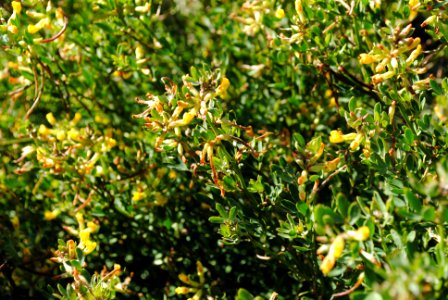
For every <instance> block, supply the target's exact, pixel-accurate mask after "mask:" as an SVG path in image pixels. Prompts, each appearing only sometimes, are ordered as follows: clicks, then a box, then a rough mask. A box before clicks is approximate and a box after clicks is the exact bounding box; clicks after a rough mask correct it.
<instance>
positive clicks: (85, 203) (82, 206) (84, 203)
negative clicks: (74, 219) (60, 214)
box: [74, 191, 93, 213]
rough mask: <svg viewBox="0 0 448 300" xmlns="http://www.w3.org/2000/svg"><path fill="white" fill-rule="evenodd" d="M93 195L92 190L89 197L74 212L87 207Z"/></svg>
mask: <svg viewBox="0 0 448 300" xmlns="http://www.w3.org/2000/svg"><path fill="white" fill-rule="evenodd" d="M92 195H93V191H90V193H89V196H87V199H86V200H85V201H84V202H83V203H82V204H81V205H80V206H79V207H78V208H76V209H75V211H74V212H75V213H77V212H78V211H80V210H81V209H83V208H84V207H86V206H87V204H89V203H90V201H92ZM78 197H79V196H78Z"/></svg>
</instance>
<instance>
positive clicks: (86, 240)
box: [75, 213, 98, 255]
mask: <svg viewBox="0 0 448 300" xmlns="http://www.w3.org/2000/svg"><path fill="white" fill-rule="evenodd" d="M75 217H76V220H77V221H78V224H79V228H80V231H79V239H80V242H79V245H78V248H80V249H81V250H82V251H83V252H84V254H85V255H87V254H90V253H92V251H93V250H95V248H96V246H97V243H96V242H94V241H92V240H90V234H91V233H94V232H96V231H97V230H98V225H96V224H95V223H94V222H87V227H85V224H84V223H85V221H84V216H83V214H82V213H76V215H75Z"/></svg>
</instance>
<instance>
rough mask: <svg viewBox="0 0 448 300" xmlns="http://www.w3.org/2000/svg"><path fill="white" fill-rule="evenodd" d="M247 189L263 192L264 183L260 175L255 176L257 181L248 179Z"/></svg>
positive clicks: (253, 191) (252, 191)
mask: <svg viewBox="0 0 448 300" xmlns="http://www.w3.org/2000/svg"><path fill="white" fill-rule="evenodd" d="M248 191H249V192H251V193H263V191H264V185H263V183H262V182H261V176H257V181H255V180H253V179H250V181H249V186H248Z"/></svg>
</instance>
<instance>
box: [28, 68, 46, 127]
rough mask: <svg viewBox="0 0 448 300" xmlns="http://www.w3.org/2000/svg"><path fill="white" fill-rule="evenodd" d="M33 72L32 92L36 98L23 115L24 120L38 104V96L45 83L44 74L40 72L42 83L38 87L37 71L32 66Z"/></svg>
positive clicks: (40, 94) (39, 96)
mask: <svg viewBox="0 0 448 300" xmlns="http://www.w3.org/2000/svg"><path fill="white" fill-rule="evenodd" d="M33 73H34V93H35V95H36V98H35V99H34V103H33V105H32V106H31V107H30V109H29V110H28V111H27V113H26V115H25V120H27V119H28V118H29V117H30V115H31V114H32V113H33V111H34V109H35V108H36V106H37V105H38V104H39V102H40V98H41V96H42V91H43V89H44V84H45V75H44V73H43V72H42V83H41V86H40V88H39V81H38V79H37V71H36V69H35V68H33Z"/></svg>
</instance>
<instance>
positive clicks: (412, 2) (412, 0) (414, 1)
mask: <svg viewBox="0 0 448 300" xmlns="http://www.w3.org/2000/svg"><path fill="white" fill-rule="evenodd" d="M420 5H421V3H420V1H419V0H409V8H410V9H411V13H410V14H409V19H408V20H409V21H412V20H414V19H415V17H417V14H418V9H419V7H420Z"/></svg>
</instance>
